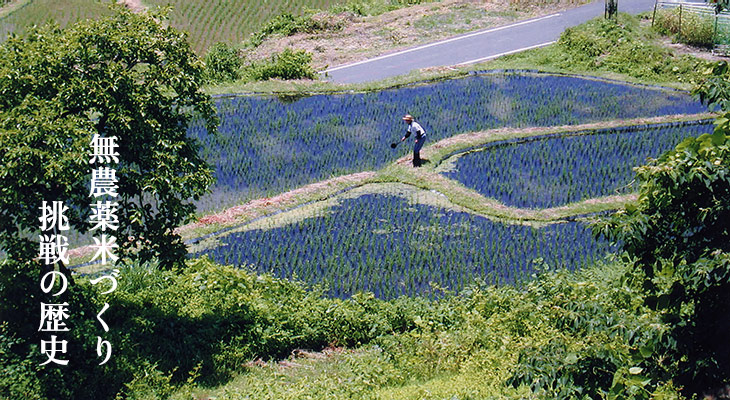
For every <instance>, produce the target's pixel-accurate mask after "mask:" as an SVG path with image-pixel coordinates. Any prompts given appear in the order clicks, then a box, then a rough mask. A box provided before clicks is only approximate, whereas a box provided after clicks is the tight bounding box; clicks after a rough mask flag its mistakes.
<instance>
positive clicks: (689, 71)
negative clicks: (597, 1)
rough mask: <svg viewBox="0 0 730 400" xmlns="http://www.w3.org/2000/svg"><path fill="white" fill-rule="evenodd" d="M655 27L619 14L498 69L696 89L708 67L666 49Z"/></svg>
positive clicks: (514, 57) (511, 59)
mask: <svg viewBox="0 0 730 400" xmlns="http://www.w3.org/2000/svg"><path fill="white" fill-rule="evenodd" d="M649 24H650V21H645V22H643V23H642V20H641V19H640V18H639V17H636V16H632V15H628V14H624V13H619V16H618V21H616V22H614V21H613V20H605V19H603V18H596V19H592V20H590V21H588V22H586V23H584V24H581V25H578V26H575V27H571V28H568V29H566V30H565V32H563V34H562V35H560V39H559V40H558V42H557V43H556V44H555V45H552V46H548V47H546V48H542V49H536V50H530V51H528V52H524V53H519V54H515V55H509V56H506V57H504V58H502V59H501V60H499V61H497V62H496V64H497V65H500V64H507V65H532V66H536V67H547V68H550V69H554V68H556V69H559V70H567V71H574V72H585V73H589V74H595V73H603V74H621V75H622V76H627V77H631V78H635V79H638V80H640V81H649V82H665V83H674V84H676V83H684V84H694V83H696V82H697V81H698V78H699V76H698V74H697V71H698V70H699V69H700V68H701V67H702V66H703V65H704V63H705V61H703V60H701V59H699V58H696V57H693V56H691V55H688V54H683V55H677V54H675V53H674V52H673V51H672V50H670V49H669V48H667V47H665V46H664V45H662V44H661V43H660V42H659V41H658V40H657V38H658V35H657V33H656V32H653V31H652V30H651V28H650V26H649Z"/></svg>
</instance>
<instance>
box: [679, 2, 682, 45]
mask: <svg viewBox="0 0 730 400" xmlns="http://www.w3.org/2000/svg"><path fill="white" fill-rule="evenodd" d="M679 36H680V37H681V36H682V3H679Z"/></svg>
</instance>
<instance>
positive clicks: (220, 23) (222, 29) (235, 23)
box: [146, 0, 344, 54]
mask: <svg viewBox="0 0 730 400" xmlns="http://www.w3.org/2000/svg"><path fill="white" fill-rule="evenodd" d="M343 2H344V1H343V0H282V1H261V0H146V3H148V4H150V5H155V6H166V5H172V6H173V7H174V9H173V12H172V14H171V15H170V22H171V24H172V25H173V26H174V27H176V28H178V29H181V30H184V31H187V32H189V33H190V38H191V42H192V45H193V49H195V50H196V51H197V52H198V53H199V54H201V53H203V52H204V50H205V49H207V48H208V47H210V46H211V45H213V44H215V43H217V42H228V43H239V42H242V41H244V40H245V39H246V38H248V36H249V35H250V34H251V33H253V32H254V31H256V30H257V29H259V28H260V27H261V26H262V25H263V24H265V23H266V22H267V21H268V20H269V19H271V18H272V17H274V16H276V15H278V14H282V13H291V14H301V13H302V12H304V11H305V10H306V9H307V8H317V9H326V8H329V7H331V6H332V5H335V4H338V3H343Z"/></svg>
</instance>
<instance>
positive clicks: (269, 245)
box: [193, 194, 612, 298]
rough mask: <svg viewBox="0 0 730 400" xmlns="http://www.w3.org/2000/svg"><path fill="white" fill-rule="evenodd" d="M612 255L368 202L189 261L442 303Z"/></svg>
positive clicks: (385, 197)
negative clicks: (447, 296)
mask: <svg viewBox="0 0 730 400" xmlns="http://www.w3.org/2000/svg"><path fill="white" fill-rule="evenodd" d="M611 249H612V247H611V246H610V245H609V244H608V243H607V242H605V241H603V240H595V239H594V238H593V236H592V235H591V232H590V229H589V228H588V227H587V226H586V225H584V224H582V223H579V222H565V223H557V224H552V225H548V226H545V227H541V228H534V227H531V226H526V225H509V224H503V223H498V222H493V221H490V220H488V219H486V218H483V217H480V216H475V215H473V214H468V213H465V212H460V211H454V210H450V209H445V208H438V207H434V206H431V205H423V204H412V203H409V201H407V200H406V199H405V198H403V197H398V196H394V195H389V194H366V195H362V196H360V197H357V198H350V199H346V200H343V201H342V202H341V203H340V204H339V205H337V206H335V207H333V208H332V209H331V210H329V212H327V213H323V214H321V215H318V216H314V217H309V218H306V219H304V220H301V221H299V222H294V223H290V224H287V225H284V226H277V227H272V228H270V229H252V230H247V231H243V232H238V233H232V234H229V235H227V236H225V237H222V238H220V239H218V241H217V245H216V246H215V247H212V248H209V249H207V250H204V251H200V252H198V253H196V254H194V255H193V256H194V257H197V256H202V255H209V256H210V257H212V258H213V259H214V260H216V261H217V262H221V263H224V264H233V265H239V266H252V267H253V268H255V269H256V271H257V272H260V273H271V274H273V275H275V276H277V277H284V278H293V279H299V280H303V281H305V282H308V283H311V284H326V285H327V286H328V288H329V290H328V292H329V294H330V295H332V296H337V297H348V296H350V295H352V294H354V293H356V292H358V291H371V292H373V293H374V294H375V295H376V296H377V297H380V298H394V297H398V296H401V295H408V296H413V295H425V296H441V295H443V293H444V292H442V291H441V290H440V289H435V288H436V287H438V288H446V289H448V290H450V291H459V290H460V289H462V288H464V286H465V285H469V284H475V283H479V282H484V283H489V284H514V283H516V282H520V281H523V280H527V279H529V277H530V275H531V274H533V273H534V272H535V268H536V267H541V268H544V267H545V266H549V267H550V268H567V269H575V268H578V267H580V266H583V265H589V264H591V263H593V262H594V261H596V260H598V259H600V258H602V257H603V256H604V254H605V253H606V252H608V251H610V250H611ZM432 283H433V284H435V286H432Z"/></svg>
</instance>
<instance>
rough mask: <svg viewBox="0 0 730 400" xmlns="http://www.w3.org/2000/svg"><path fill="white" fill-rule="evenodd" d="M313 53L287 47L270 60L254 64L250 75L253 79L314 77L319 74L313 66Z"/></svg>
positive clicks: (249, 72) (249, 69)
mask: <svg viewBox="0 0 730 400" xmlns="http://www.w3.org/2000/svg"><path fill="white" fill-rule="evenodd" d="M311 62H312V54H311V53H309V52H307V51H304V50H291V49H286V50H284V51H282V52H281V53H279V54H275V55H274V56H272V57H271V59H270V60H269V61H266V62H263V63H260V64H254V65H252V66H250V67H249V68H248V75H249V77H250V78H251V79H253V80H257V81H258V80H267V79H271V78H281V79H314V78H315V77H316V76H317V73H316V71H315V70H314V68H312V65H311Z"/></svg>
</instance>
